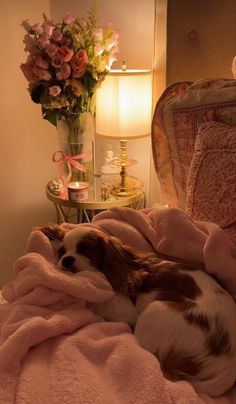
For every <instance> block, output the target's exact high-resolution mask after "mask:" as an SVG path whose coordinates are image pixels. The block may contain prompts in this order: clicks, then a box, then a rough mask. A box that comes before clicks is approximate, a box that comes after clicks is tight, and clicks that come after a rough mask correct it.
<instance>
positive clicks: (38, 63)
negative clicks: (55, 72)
mask: <svg viewBox="0 0 236 404" xmlns="http://www.w3.org/2000/svg"><path fill="white" fill-rule="evenodd" d="M35 66H38V67H40V68H41V69H48V62H47V60H45V59H43V58H42V57H41V56H36V57H35Z"/></svg>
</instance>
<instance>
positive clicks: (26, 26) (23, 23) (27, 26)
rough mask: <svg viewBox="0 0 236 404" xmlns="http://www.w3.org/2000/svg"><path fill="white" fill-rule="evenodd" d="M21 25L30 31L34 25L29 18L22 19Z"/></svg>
mask: <svg viewBox="0 0 236 404" xmlns="http://www.w3.org/2000/svg"><path fill="white" fill-rule="evenodd" d="M21 26H22V27H23V28H24V29H25V30H26V31H27V32H30V31H31V28H32V25H31V24H30V23H29V20H28V19H27V20H24V21H22V23H21Z"/></svg>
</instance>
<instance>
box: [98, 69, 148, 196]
mask: <svg viewBox="0 0 236 404" xmlns="http://www.w3.org/2000/svg"><path fill="white" fill-rule="evenodd" d="M151 107H152V74H151V72H150V71H149V70H111V71H110V72H109V73H108V74H107V76H106V78H105V80H104V82H103V83H102V85H101V87H100V88H99V89H98V90H97V93H96V133H97V134H98V135H101V136H105V137H108V138H117V139H120V140H121V151H122V153H121V164H120V165H121V192H120V195H124V196H126V195H127V192H126V189H125V188H126V187H125V177H126V147H125V145H126V143H127V142H126V143H124V141H127V140H128V139H131V138H132V139H138V138H142V137H145V136H148V135H150V132H151Z"/></svg>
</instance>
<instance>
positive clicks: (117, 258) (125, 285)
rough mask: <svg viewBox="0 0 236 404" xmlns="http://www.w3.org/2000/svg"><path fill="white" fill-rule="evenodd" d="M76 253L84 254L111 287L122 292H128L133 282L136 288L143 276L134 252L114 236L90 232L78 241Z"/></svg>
mask: <svg viewBox="0 0 236 404" xmlns="http://www.w3.org/2000/svg"><path fill="white" fill-rule="evenodd" d="M77 253H79V254H83V255H85V256H86V257H87V258H88V259H89V260H90V263H91V265H92V266H93V267H95V268H97V269H98V270H100V271H101V272H103V273H104V275H106V277H107V279H108V280H109V282H110V284H111V285H112V287H113V288H114V289H115V290H119V291H121V292H123V293H130V292H131V290H133V286H134V282H135V288H137V287H138V285H139V283H140V282H141V278H142V277H143V276H144V272H138V265H137V256H136V254H135V253H134V252H133V251H132V249H131V248H129V247H127V246H124V245H122V243H121V242H120V241H119V240H118V239H117V238H116V237H112V236H106V235H103V234H102V233H99V232H96V233H92V232H91V233H90V234H88V235H87V236H86V237H85V238H84V239H82V240H81V241H80V242H79V243H78V246H77ZM132 285H133V286H132Z"/></svg>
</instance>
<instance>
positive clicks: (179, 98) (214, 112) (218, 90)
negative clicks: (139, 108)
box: [152, 79, 236, 209]
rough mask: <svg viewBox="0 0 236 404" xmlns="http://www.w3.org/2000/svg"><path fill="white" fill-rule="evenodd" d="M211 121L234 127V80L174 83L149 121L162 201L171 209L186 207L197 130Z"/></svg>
mask: <svg viewBox="0 0 236 404" xmlns="http://www.w3.org/2000/svg"><path fill="white" fill-rule="evenodd" d="M210 120H214V121H217V122H221V123H226V124H228V125H231V126H236V80H230V79H203V80H199V81H197V82H195V83H191V82H182V83H173V84H171V85H170V86H169V87H168V88H167V89H166V90H165V91H164V93H163V94H162V96H161V97H160V99H159V101H158V102H157V105H156V108H155V112H154V115H153V122H152V150H153V159H154V164H155V168H156V172H157V176H158V178H159V181H160V184H161V191H162V197H163V198H162V199H163V200H164V201H165V202H166V203H168V204H169V205H170V206H173V207H179V208H182V209H184V208H185V199H186V183H187V178H188V174H189V167H190V164H191V161H192V157H193V152H194V144H195V139H196V136H197V132H198V128H199V126H200V125H201V124H202V123H203V122H206V121H210Z"/></svg>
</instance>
